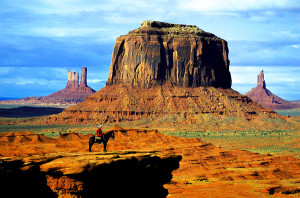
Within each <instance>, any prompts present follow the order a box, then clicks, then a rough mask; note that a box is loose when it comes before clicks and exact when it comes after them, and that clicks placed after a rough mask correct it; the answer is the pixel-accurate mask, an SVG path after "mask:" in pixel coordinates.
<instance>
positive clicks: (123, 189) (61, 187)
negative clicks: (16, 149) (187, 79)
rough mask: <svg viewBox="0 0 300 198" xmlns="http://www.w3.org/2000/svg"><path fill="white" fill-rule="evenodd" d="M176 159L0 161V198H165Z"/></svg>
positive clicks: (105, 156)
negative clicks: (164, 185) (167, 184)
mask: <svg viewBox="0 0 300 198" xmlns="http://www.w3.org/2000/svg"><path fill="white" fill-rule="evenodd" d="M180 160H181V156H179V155H162V154H159V153H156V152H154V151H152V152H149V151H148V152H147V151H145V152H143V151H139V152H136V151H118V152H110V153H93V154H91V153H80V154H79V153H78V154H76V153H55V154H54V153H53V154H47V155H43V156H41V155H33V156H27V157H12V158H2V159H1V158H0V175H1V177H0V197H18V196H20V197H21V196H22V197H51V198H52V197H96V196H101V197H166V196H167V194H168V191H167V190H166V189H165V188H164V187H163V184H165V183H168V182H170V181H171V179H172V174H171V172H172V171H173V170H174V169H177V168H179V161H180Z"/></svg>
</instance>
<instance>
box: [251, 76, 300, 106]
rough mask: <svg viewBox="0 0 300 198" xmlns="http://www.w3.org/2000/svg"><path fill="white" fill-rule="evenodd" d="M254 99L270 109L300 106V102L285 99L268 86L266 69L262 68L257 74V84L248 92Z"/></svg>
mask: <svg viewBox="0 0 300 198" xmlns="http://www.w3.org/2000/svg"><path fill="white" fill-rule="evenodd" d="M245 95H246V96H248V97H249V98H251V99H252V100H253V101H255V102H257V103H259V104H260V105H262V106H264V107H267V108H269V109H273V110H274V109H293V108H298V107H300V105H299V103H292V102H289V101H287V100H284V99H282V98H280V97H278V96H276V95H274V94H273V93H272V92H271V91H269V90H268V89H267V88H266V82H265V79H264V71H263V70H262V71H261V72H260V73H259V74H258V75H257V86H256V87H255V88H253V89H251V90H250V91H248V92H247V93H246V94H245Z"/></svg>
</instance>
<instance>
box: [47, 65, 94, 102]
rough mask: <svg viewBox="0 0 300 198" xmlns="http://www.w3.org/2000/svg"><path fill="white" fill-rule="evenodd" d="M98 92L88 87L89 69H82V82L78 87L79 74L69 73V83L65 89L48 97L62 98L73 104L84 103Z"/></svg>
mask: <svg viewBox="0 0 300 198" xmlns="http://www.w3.org/2000/svg"><path fill="white" fill-rule="evenodd" d="M95 92H96V91H95V90H93V89H92V88H90V87H89V86H87V68H86V67H82V68H81V81H80V86H79V85H78V72H71V71H68V82H67V86H66V88H65V89H62V90H60V91H58V92H55V93H53V94H50V95H49V96H48V97H53V98H62V99H64V100H68V101H72V102H76V103H79V102H82V101H84V100H85V99H86V98H87V97H88V96H89V95H91V94H93V93H95Z"/></svg>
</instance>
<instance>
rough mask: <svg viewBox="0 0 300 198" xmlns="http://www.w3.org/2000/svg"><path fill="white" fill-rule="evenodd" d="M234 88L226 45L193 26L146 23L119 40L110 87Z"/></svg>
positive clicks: (109, 78) (110, 73) (110, 77)
mask: <svg viewBox="0 0 300 198" xmlns="http://www.w3.org/2000/svg"><path fill="white" fill-rule="evenodd" d="M122 83H124V84H129V85H132V86H136V87H141V88H150V87H153V86H156V85H162V84H168V83H170V84H172V85H177V86H184V87H199V86H213V87H222V88H231V75H230V72H229V60H228V47H227V42H226V41H225V40H223V39H221V38H218V37H216V36H215V35H213V34H211V33H207V32H204V31H203V30H201V29H199V28H197V27H196V26H192V25H178V24H170V23H164V22H155V21H146V22H143V23H142V27H140V28H138V29H136V30H133V31H131V32H129V33H128V34H127V35H125V36H120V37H118V38H117V41H116V43H115V46H114V50H113V55H112V60H111V66H110V71H109V77H108V80H107V85H111V84H122Z"/></svg>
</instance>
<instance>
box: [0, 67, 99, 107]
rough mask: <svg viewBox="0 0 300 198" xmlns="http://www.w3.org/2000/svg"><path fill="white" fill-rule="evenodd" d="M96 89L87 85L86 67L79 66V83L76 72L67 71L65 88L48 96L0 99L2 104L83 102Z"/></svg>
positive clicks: (66, 103) (70, 103)
mask: <svg viewBox="0 0 300 198" xmlns="http://www.w3.org/2000/svg"><path fill="white" fill-rule="evenodd" d="M95 92H96V91H95V90H94V89H92V88H91V87H89V86H88V85H87V68H86V67H82V68H81V81H80V85H79V75H78V72H72V71H68V81H67V85H66V88H64V89H62V90H60V91H57V92H55V93H53V94H50V95H48V96H41V97H26V98H23V99H19V100H8V101H1V103H2V104H24V105H32V104H33V105H74V104H77V103H80V102H83V101H84V100H85V99H86V98H87V97H88V96H90V95H92V94H93V93H95Z"/></svg>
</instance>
